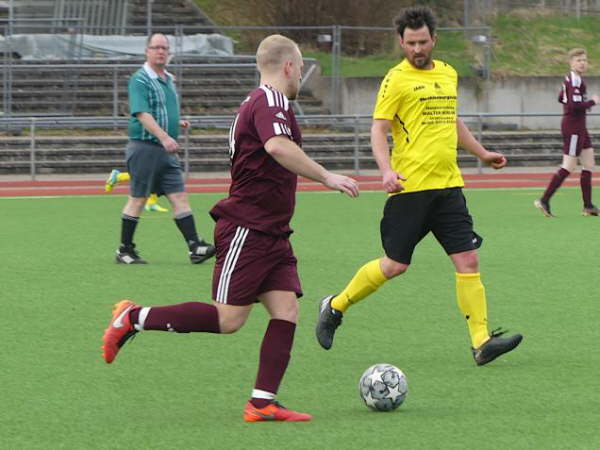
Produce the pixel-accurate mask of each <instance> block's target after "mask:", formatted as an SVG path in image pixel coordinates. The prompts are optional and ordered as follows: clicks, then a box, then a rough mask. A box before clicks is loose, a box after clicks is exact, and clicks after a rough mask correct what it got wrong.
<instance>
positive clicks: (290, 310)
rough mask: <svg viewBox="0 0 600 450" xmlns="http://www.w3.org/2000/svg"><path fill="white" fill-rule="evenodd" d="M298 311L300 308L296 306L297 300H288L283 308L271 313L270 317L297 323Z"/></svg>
mask: <svg viewBox="0 0 600 450" xmlns="http://www.w3.org/2000/svg"><path fill="white" fill-rule="evenodd" d="M299 311H300V308H298V301H294V302H290V303H289V304H287V305H286V307H285V308H282V309H281V310H278V311H277V312H276V313H275V314H273V316H272V318H273V319H279V320H286V321H288V322H292V323H297V322H298V315H299Z"/></svg>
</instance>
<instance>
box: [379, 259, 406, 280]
mask: <svg viewBox="0 0 600 450" xmlns="http://www.w3.org/2000/svg"><path fill="white" fill-rule="evenodd" d="M407 270H408V264H404V263H401V262H398V261H394V260H393V259H390V258H383V262H382V264H381V271H382V272H383V275H384V276H385V277H386V278H387V279H388V280H389V279H390V278H394V277H397V276H398V275H402V274H403V273H404V272H406V271H407Z"/></svg>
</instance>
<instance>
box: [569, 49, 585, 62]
mask: <svg viewBox="0 0 600 450" xmlns="http://www.w3.org/2000/svg"><path fill="white" fill-rule="evenodd" d="M567 55H568V56H569V61H571V60H572V59H573V58H575V57H577V56H581V55H586V56H587V52H586V51H585V48H572V49H571V50H569V53H567Z"/></svg>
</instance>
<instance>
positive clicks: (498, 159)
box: [481, 152, 507, 170]
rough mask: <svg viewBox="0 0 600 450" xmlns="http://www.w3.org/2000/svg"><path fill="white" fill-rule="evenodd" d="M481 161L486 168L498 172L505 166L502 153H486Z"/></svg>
mask: <svg viewBox="0 0 600 450" xmlns="http://www.w3.org/2000/svg"><path fill="white" fill-rule="evenodd" d="M481 160H482V161H483V162H484V163H486V164H487V165H488V166H490V167H492V168H494V169H496V170H498V169H502V168H503V167H504V166H506V163H507V161H506V157H505V156H504V155H503V154H502V153H497V152H487V153H486V154H485V155H484V156H483V157H482V158H481Z"/></svg>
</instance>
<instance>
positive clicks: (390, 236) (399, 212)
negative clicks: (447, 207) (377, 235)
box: [315, 192, 430, 350]
mask: <svg viewBox="0 0 600 450" xmlns="http://www.w3.org/2000/svg"><path fill="white" fill-rule="evenodd" d="M429 197H430V194H429V193H428V192H417V193H412V194H401V195H394V196H392V197H390V198H389V199H388V200H387V202H386V205H385V208H384V212H383V218H382V219H381V225H380V229H381V241H382V244H383V248H384V250H385V254H386V255H385V256H384V257H382V258H379V259H375V260H372V261H370V262H368V263H367V264H365V265H363V266H362V267H361V268H360V269H358V271H357V272H356V274H355V275H354V277H353V278H352V279H351V280H350V282H349V283H348V285H346V287H345V288H344V289H343V290H342V291H341V292H340V293H339V294H338V295H328V296H326V297H324V298H323V299H321V301H320V305H319V306H320V308H319V319H318V321H317V326H316V330H315V332H316V336H317V340H318V341H319V344H320V345H321V347H323V348H324V349H326V350H329V349H330V348H331V346H332V345H333V338H334V334H335V330H336V329H337V328H338V327H339V326H340V325H341V323H342V317H343V314H344V313H345V312H346V311H347V310H348V308H349V307H350V306H351V305H353V304H355V303H358V302H359V301H361V300H362V299H364V298H366V297H367V296H369V295H371V294H372V293H374V292H375V291H376V290H377V289H379V288H380V287H381V286H382V285H383V284H384V283H385V282H386V281H388V280H389V279H391V278H394V277H396V276H398V275H401V274H403V273H404V272H406V270H407V269H408V267H409V265H410V261H411V258H412V254H413V251H414V248H415V246H416V245H417V244H418V243H419V241H420V240H421V239H422V238H423V237H424V236H425V235H426V234H427V232H428V230H429V228H428V225H427V210H428V207H429V204H430V200H429Z"/></svg>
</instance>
